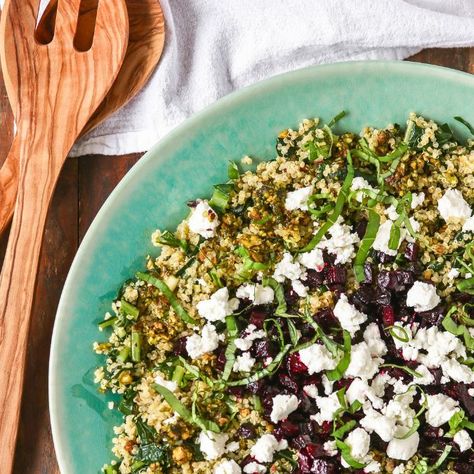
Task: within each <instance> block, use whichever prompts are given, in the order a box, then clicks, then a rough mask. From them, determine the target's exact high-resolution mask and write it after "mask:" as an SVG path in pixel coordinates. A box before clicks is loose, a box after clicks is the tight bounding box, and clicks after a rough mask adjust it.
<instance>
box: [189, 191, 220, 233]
mask: <svg viewBox="0 0 474 474" xmlns="http://www.w3.org/2000/svg"><path fill="white" fill-rule="evenodd" d="M188 226H189V230H190V231H191V232H194V233H195V234H199V235H200V236H201V237H204V238H205V239H210V238H211V237H214V235H215V232H216V229H217V227H218V226H219V218H218V217H217V214H216V213H215V212H214V210H213V209H212V208H211V207H210V206H209V204H208V202H207V201H201V200H199V201H198V204H197V206H196V207H195V208H194V209H193V210H192V212H191V216H190V217H189V220H188Z"/></svg>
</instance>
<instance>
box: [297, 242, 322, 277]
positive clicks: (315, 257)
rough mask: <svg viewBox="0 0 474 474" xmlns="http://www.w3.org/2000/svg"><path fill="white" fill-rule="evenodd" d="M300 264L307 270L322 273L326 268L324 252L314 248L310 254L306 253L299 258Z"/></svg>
mask: <svg viewBox="0 0 474 474" xmlns="http://www.w3.org/2000/svg"><path fill="white" fill-rule="evenodd" d="M298 262H299V263H301V265H303V266H304V267H306V268H310V269H312V270H316V271H317V272H321V271H322V270H323V268H324V259H323V252H322V251H321V249H319V248H317V247H316V248H314V249H313V250H311V251H310V252H304V253H302V254H300V255H299V256H298Z"/></svg>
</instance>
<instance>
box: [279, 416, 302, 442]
mask: <svg viewBox="0 0 474 474" xmlns="http://www.w3.org/2000/svg"><path fill="white" fill-rule="evenodd" d="M277 429H278V430H280V431H281V432H282V434H283V437H284V438H294V437H295V436H298V435H299V433H300V429H299V427H298V425H296V424H295V423H292V422H291V421H289V420H283V421H281V422H280V425H279V426H278V428H277Z"/></svg>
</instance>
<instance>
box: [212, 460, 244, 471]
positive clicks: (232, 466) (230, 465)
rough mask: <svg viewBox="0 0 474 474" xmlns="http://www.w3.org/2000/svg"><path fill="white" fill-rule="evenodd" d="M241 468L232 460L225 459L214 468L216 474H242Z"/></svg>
mask: <svg viewBox="0 0 474 474" xmlns="http://www.w3.org/2000/svg"><path fill="white" fill-rule="evenodd" d="M241 472H242V469H240V466H239V465H238V464H237V463H236V462H235V461H234V460H233V459H231V460H230V461H228V460H227V459H224V460H223V461H221V462H220V463H219V464H217V465H216V466H215V467H214V474H241Z"/></svg>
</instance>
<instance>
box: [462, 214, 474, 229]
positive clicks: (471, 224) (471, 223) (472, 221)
mask: <svg viewBox="0 0 474 474" xmlns="http://www.w3.org/2000/svg"><path fill="white" fill-rule="evenodd" d="M462 231H463V232H474V216H471V217H469V219H467V220H466V222H464V224H463V226H462Z"/></svg>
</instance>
